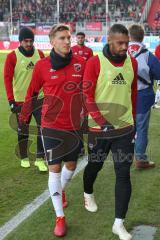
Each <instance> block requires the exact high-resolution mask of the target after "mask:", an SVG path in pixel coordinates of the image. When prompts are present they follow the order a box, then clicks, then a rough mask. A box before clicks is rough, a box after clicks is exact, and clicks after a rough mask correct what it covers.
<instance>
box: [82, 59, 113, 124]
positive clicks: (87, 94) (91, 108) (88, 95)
mask: <svg viewBox="0 0 160 240" xmlns="http://www.w3.org/2000/svg"><path fill="white" fill-rule="evenodd" d="M99 72H100V63H99V58H98V56H95V57H92V58H90V59H89V60H88V61H87V63H86V67H85V72H84V78H83V96H84V102H85V106H86V108H87V111H88V113H89V114H90V115H91V116H92V118H93V119H94V120H95V122H96V123H97V124H98V125H99V126H100V127H102V128H103V126H105V125H109V122H107V120H106V118H104V116H103V115H102V114H101V112H100V109H99V108H98V106H97V104H96V102H95V90H96V84H97V79H98V76H99Z"/></svg>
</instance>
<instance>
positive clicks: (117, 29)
mask: <svg viewBox="0 0 160 240" xmlns="http://www.w3.org/2000/svg"><path fill="white" fill-rule="evenodd" d="M114 33H121V34H125V35H128V29H127V28H126V27H125V26H124V25H122V24H118V23H116V24H114V25H112V26H111V28H110V30H109V32H108V34H109V35H111V34H114Z"/></svg>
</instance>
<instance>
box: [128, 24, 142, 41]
mask: <svg viewBox="0 0 160 240" xmlns="http://www.w3.org/2000/svg"><path fill="white" fill-rule="evenodd" d="M129 35H130V38H131V41H136V42H142V41H143V38H144V29H143V27H142V26H141V25H138V24H133V25H132V26H130V27H129Z"/></svg>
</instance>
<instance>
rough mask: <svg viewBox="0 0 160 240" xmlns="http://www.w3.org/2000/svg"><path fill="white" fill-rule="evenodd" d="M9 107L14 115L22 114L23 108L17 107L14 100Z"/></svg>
mask: <svg viewBox="0 0 160 240" xmlns="http://www.w3.org/2000/svg"><path fill="white" fill-rule="evenodd" d="M9 105H10V109H11V112H12V113H20V111H21V106H19V105H17V104H16V102H15V101H14V100H12V101H10V102H9Z"/></svg>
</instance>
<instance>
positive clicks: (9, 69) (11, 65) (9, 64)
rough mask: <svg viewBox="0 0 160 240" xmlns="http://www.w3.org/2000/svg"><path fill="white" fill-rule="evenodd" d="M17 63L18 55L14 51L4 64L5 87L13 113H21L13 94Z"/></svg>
mask: <svg viewBox="0 0 160 240" xmlns="http://www.w3.org/2000/svg"><path fill="white" fill-rule="evenodd" d="M16 62H17V58H16V54H15V52H14V51H13V52H11V53H9V54H8V55H7V58H6V61H5V64H4V85H5V89H6V94H7V99H8V102H9V105H10V109H11V111H12V112H13V113H19V112H20V109H21V107H20V105H19V104H17V103H16V102H15V99H14V93H13V78H14V69H15V66H16Z"/></svg>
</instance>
